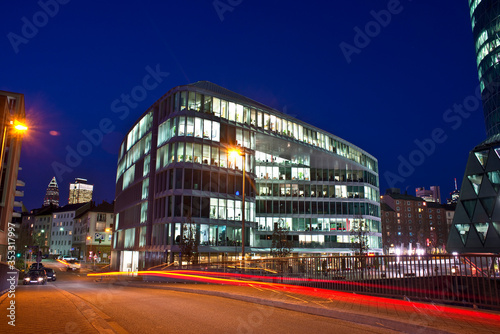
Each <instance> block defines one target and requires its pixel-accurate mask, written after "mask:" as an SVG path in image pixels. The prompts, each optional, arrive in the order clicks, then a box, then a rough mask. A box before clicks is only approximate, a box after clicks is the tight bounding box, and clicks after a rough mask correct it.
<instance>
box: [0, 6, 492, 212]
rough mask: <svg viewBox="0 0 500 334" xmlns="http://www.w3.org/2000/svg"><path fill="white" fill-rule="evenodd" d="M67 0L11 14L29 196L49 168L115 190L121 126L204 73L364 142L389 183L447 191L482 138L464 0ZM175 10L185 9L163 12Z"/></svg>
mask: <svg viewBox="0 0 500 334" xmlns="http://www.w3.org/2000/svg"><path fill="white" fill-rule="evenodd" d="M42 3H43V2H42ZM45 3H56V2H51V1H47V2H45ZM396 3H397V5H396ZM56 4H57V11H56V7H54V6H53V7H52V9H46V7H43V6H41V5H39V4H36V3H33V4H27V5H23V6H21V7H20V6H15V5H6V10H7V11H8V12H9V18H8V19H6V20H4V21H3V22H2V23H0V29H1V31H2V33H3V34H4V39H3V42H2V43H3V46H4V49H5V50H6V52H4V54H3V55H2V59H3V60H4V61H5V62H9V63H10V64H12V65H13V66H10V67H8V68H6V69H5V74H4V81H3V82H2V85H1V86H0V89H3V90H9V91H16V92H19V93H23V94H25V99H26V106H27V118H28V122H29V123H30V125H31V126H30V131H29V132H30V133H29V135H28V136H27V138H26V139H25V140H24V142H23V148H22V157H21V163H20V165H21V167H22V168H23V170H22V171H20V173H19V174H20V176H19V177H20V179H23V180H25V181H26V187H25V189H24V190H25V197H24V198H23V199H22V201H23V202H24V203H25V205H26V207H27V208H28V209H32V208H36V207H39V206H40V205H39V203H40V200H41V199H42V198H43V195H44V192H45V190H46V181H44V180H47V179H50V178H52V177H53V176H54V175H55V176H56V178H57V182H58V183H59V185H60V191H61V194H60V196H61V198H62V199H65V198H68V195H69V194H68V193H67V191H68V190H67V186H66V185H67V184H69V183H70V182H71V180H73V179H74V178H75V177H77V176H83V177H85V178H87V179H88V180H89V183H91V184H99V186H98V187H96V189H95V193H94V198H95V200H96V202H101V201H102V200H107V201H109V202H111V201H112V200H113V199H114V192H115V187H114V181H115V179H116V161H117V156H118V151H119V141H120V138H122V136H123V134H124V133H126V132H127V131H128V130H129V129H130V127H131V126H132V124H133V121H134V120H135V119H137V117H138V116H139V115H140V114H141V113H142V112H143V111H144V110H146V109H147V108H148V107H149V106H150V105H151V104H152V103H153V102H154V101H156V100H157V99H159V98H160V97H161V96H162V95H163V94H165V93H166V92H167V90H168V89H169V88H170V87H174V86H177V85H181V84H187V83H190V82H195V81H198V80H208V81H211V82H214V83H215V84H218V85H221V86H223V87H226V88H228V89H230V90H233V91H237V92H240V93H241V94H243V95H245V96H248V97H250V98H251V99H254V100H257V101H260V102H262V103H264V104H266V105H268V106H270V107H272V108H274V109H276V110H278V111H282V112H285V113H287V114H289V115H294V116H297V118H299V119H302V120H304V121H305V122H308V123H310V124H312V125H315V126H318V127H321V128H323V129H325V130H326V131H328V132H330V133H332V134H334V135H337V136H339V137H341V138H344V139H346V140H348V141H349V142H351V143H353V144H354V145H357V146H359V147H363V148H364V149H366V150H367V151H368V152H370V153H371V154H373V155H374V156H375V157H376V158H377V159H378V161H379V167H380V185H381V187H380V190H381V193H382V194H383V193H384V192H385V189H386V188H388V187H390V186H393V187H398V188H401V189H402V192H404V191H405V189H407V190H408V192H409V193H410V192H412V191H413V189H414V188H416V187H420V186H424V185H431V184H435V185H439V186H440V187H441V189H442V193H443V198H444V197H445V196H446V197H447V196H448V194H449V193H450V192H451V191H452V190H453V189H454V183H453V179H454V178H458V179H459V182H460V181H461V175H463V171H464V166H465V162H466V159H467V155H468V152H469V151H470V150H471V149H472V148H473V147H474V146H475V145H476V144H477V143H478V142H481V141H482V140H484V139H485V138H486V134H485V131H484V119H483V116H482V107H481V104H480V101H479V99H478V98H477V97H476V95H475V94H476V92H475V91H476V88H477V87H478V85H479V82H478V77H477V70H476V66H475V54H474V48H473V45H474V42H473V37H472V32H471V29H470V18H469V17H468V13H469V10H468V6H467V5H468V3H467V1H464V2H463V3H462V2H460V3H459V4H457V3H456V2H452V1H443V2H440V3H439V4H432V5H430V4H422V3H415V2H410V1H399V2H398V1H388V2H387V3H380V4H373V3H371V2H368V1H360V2H358V3H356V4H347V3H346V4H342V6H341V7H339V6H336V5H334V4H324V3H322V2H312V3H310V4H308V5H307V6H305V5H304V4H302V3H300V4H299V3H291V4H290V5H289V6H287V7H286V8H281V7H279V6H278V5H275V4H269V3H265V2H253V3H245V2H241V3H240V4H238V5H233V6H230V10H229V9H227V8H228V7H226V10H222V9H220V8H219V9H216V8H214V7H213V4H212V3H207V4H202V5H200V4H194V3H192V2H189V1H188V2H186V3H176V4H175V5H173V6H168V5H163V4H162V5H157V4H155V5H152V4H145V5H140V6H139V5H137V4H136V3H135V2H132V1H125V2H120V3H119V5H118V3H117V2H108V3H106V4H101V3H100V4H99V6H100V10H99V11H95V10H93V9H92V7H91V6H88V7H87V6H83V5H80V4H78V3H74V2H69V3H66V4H60V3H58V2H57V3H56ZM44 8H45V9H44ZM172 9H173V10H175V11H177V12H179V13H182V14H183V15H178V16H177V15H174V16H172V17H170V16H169V18H168V20H165V18H164V15H163V14H161V13H165V12H169V11H171V10H172ZM40 13H42V14H40ZM43 13H46V14H43ZM116 13H119V15H118V16H117V15H116ZM276 13H280V14H279V15H276ZM44 15H45V16H44ZM185 16H188V17H190V18H191V19H190V20H189V21H191V22H190V25H189V27H186V26H185V24H184V22H185V19H184V17H185ZM44 17H46V18H47V20H44ZM423 18H426V19H425V20H424V19H423ZM37 20H39V21H37ZM35 23H36V25H35ZM249 26H251V27H252V29H248V27H249ZM30 27H32V28H33V29H32V30H31V31H30V29H29V28H30ZM109 27H113V28H112V29H110V28H109ZM278 27H279V29H278ZM370 29H371V30H370ZM16 36H17V37H16ZM186 36H191V37H189V38H186ZM190 45H199V46H196V47H195V48H190V47H189V46H190ZM96 48H97V49H98V50H99V52H95V51H94V50H95V49H96ZM142 50H147V51H148V52H142ZM185 50H187V51H185ZM35 54H36V58H35V56H34V55H35ZM35 60H36V61H35ZM21 66H22V67H23V68H24V69H25V72H26V73H28V79H29V80H26V78H25V77H19V76H18V72H17V71H16V70H14V69H15V68H20V67H21ZM242 77H244V78H245V80H242V79H241V78H242ZM263 78H265V80H262V79H263ZM127 96H128V97H127ZM326 101H328V102H329V103H325V102H326ZM478 129H479V130H478ZM75 152H76V153H75ZM78 152H80V154H78ZM68 162H69V163H68ZM54 166H55V167H54ZM58 173H59V175H58ZM35 175H36V177H35ZM390 183H392V184H390ZM459 188H461V186H460V184H459ZM62 204H64V203H62Z"/></svg>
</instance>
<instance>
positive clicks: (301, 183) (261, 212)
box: [112, 81, 382, 270]
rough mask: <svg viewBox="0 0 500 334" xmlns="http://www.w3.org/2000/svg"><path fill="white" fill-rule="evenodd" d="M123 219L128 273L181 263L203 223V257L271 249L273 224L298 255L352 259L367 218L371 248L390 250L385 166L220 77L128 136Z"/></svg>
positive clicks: (118, 244) (181, 89) (146, 118)
mask: <svg viewBox="0 0 500 334" xmlns="http://www.w3.org/2000/svg"><path fill="white" fill-rule="evenodd" d="M234 151H237V153H236V155H232V153H231V152H234ZM243 171H245V173H243ZM243 180H245V183H243V182H244V181H243ZM115 220H116V222H115V226H116V229H115V232H114V241H113V242H114V245H113V249H114V250H113V255H112V266H113V268H115V269H121V270H127V269H132V270H134V269H142V268H148V267H150V266H153V265H157V264H160V263H162V262H165V261H167V262H168V261H172V260H174V258H175V259H177V257H178V254H179V251H180V247H179V243H180V240H181V238H182V235H183V234H184V233H185V232H184V231H185V229H184V227H185V226H186V227H187V226H191V227H194V228H195V229H196V242H197V243H198V245H199V247H198V254H197V255H198V259H199V261H201V262H208V261H217V260H223V259H237V258H238V257H240V258H241V256H242V255H243V251H244V250H245V253H246V254H248V255H250V256H266V255H268V254H269V253H270V248H271V240H270V239H271V237H272V234H273V230H274V229H275V226H276V225H277V224H280V225H281V226H283V227H285V228H286V229H287V231H288V240H289V241H290V242H291V243H292V244H293V248H294V250H293V252H294V253H295V254H296V255H302V254H308V255H311V254H352V253H353V247H354V244H355V240H353V234H352V233H351V229H353V228H355V227H356V226H360V225H366V226H367V229H368V230H369V231H367V233H368V243H369V249H370V252H373V253H382V241H381V230H380V204H379V184H378V162H377V160H376V159H375V158H374V157H373V156H372V155H370V154H368V153H367V152H365V151H363V150H362V149H360V148H358V147H356V146H354V145H352V144H351V143H349V142H347V141H345V140H343V139H341V138H338V137H336V136H334V135H332V134H330V133H327V132H326V131H324V130H322V129H319V128H316V127H314V126H312V125H310V124H307V123H305V122H302V121H300V120H298V119H295V118H293V117H291V116H289V115H287V114H283V113H281V112H279V111H277V110H274V109H272V108H269V107H267V106H265V105H263V104H261V103H259V102H256V101H254V100H251V99H249V98H247V97H245V96H242V95H239V94H237V93H234V92H232V91H230V90H227V89H225V88H223V87H220V86H217V85H215V84H213V83H210V82H206V81H201V82H197V83H194V84H190V85H185V86H178V87H175V88H173V89H171V90H170V91H169V92H167V93H166V94H165V95H164V96H163V97H162V98H161V99H160V100H158V101H157V102H155V103H154V104H153V105H152V106H151V107H150V108H148V110H147V111H146V112H145V113H144V114H143V115H142V116H141V117H140V118H139V119H138V120H137V122H136V123H135V124H134V126H133V127H132V128H131V130H130V131H129V132H128V134H127V135H126V138H125V139H124V140H123V142H122V145H121V147H120V151H119V160H118V170H117V178H116V203H115ZM243 245H244V247H245V249H243Z"/></svg>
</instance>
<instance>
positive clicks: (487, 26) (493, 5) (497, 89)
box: [469, 0, 500, 137]
mask: <svg viewBox="0 0 500 334" xmlns="http://www.w3.org/2000/svg"><path fill="white" fill-rule="evenodd" d="M469 6H470V17H471V23H472V33H473V36H474V44H475V49H476V57H477V71H478V74H479V83H480V86H481V97H482V100H483V110H484V118H485V122H486V133H487V136H488V137H492V136H495V135H498V134H500V80H499V79H500V75H499V74H500V67H499V66H500V64H499V63H500V49H499V48H498V47H499V46H500V37H499V31H500V16H499V15H500V1H498V0H469Z"/></svg>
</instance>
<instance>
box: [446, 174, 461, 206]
mask: <svg viewBox="0 0 500 334" xmlns="http://www.w3.org/2000/svg"><path fill="white" fill-rule="evenodd" d="M459 198H460V190H458V187H457V179H456V178H455V189H454V190H453V191H452V192H451V193H450V197H449V198H448V199H447V200H446V203H447V204H457V203H458V199H459Z"/></svg>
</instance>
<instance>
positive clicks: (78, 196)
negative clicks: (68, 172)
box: [68, 178, 94, 204]
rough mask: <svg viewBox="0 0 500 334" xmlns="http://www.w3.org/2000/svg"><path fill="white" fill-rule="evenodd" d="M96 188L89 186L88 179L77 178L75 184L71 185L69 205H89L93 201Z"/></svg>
mask: <svg viewBox="0 0 500 334" xmlns="http://www.w3.org/2000/svg"><path fill="white" fill-rule="evenodd" d="M93 190H94V186H93V185H91V184H87V180H86V179H80V178H76V179H75V183H70V185H69V199H68V204H77V203H87V202H90V201H92V192H93Z"/></svg>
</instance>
